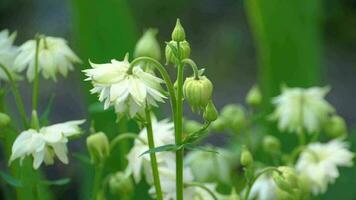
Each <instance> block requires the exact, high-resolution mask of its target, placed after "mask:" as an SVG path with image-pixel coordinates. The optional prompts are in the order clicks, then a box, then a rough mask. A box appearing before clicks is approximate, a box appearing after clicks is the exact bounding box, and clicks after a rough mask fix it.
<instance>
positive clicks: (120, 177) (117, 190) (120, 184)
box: [109, 172, 134, 199]
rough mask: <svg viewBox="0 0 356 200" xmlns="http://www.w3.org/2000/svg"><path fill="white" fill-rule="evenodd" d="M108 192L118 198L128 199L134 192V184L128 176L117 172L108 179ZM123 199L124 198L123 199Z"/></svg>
mask: <svg viewBox="0 0 356 200" xmlns="http://www.w3.org/2000/svg"><path fill="white" fill-rule="evenodd" d="M109 188H110V192H111V193H112V194H113V195H116V196H118V197H124V196H125V197H126V199H127V198H129V197H130V195H131V194H132V192H133V190H134V184H133V182H132V179H131V177H130V176H127V175H125V174H124V173H123V172H117V173H116V174H114V175H112V176H111V177H110V179H109ZM124 199H125V198H124Z"/></svg>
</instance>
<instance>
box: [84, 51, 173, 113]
mask: <svg viewBox="0 0 356 200" xmlns="http://www.w3.org/2000/svg"><path fill="white" fill-rule="evenodd" d="M90 65H91V66H92V69H86V70H84V71H83V72H84V73H85V75H86V76H88V78H87V79H85V80H87V81H92V83H93V86H94V88H93V89H92V90H91V93H93V94H94V93H97V94H99V101H101V102H104V108H105V109H107V108H108V107H109V106H110V105H114V106H115V110H116V112H117V113H118V114H123V113H127V114H128V115H129V117H134V116H135V115H136V114H137V113H138V112H140V111H143V109H144V108H145V107H146V104H147V105H151V106H157V104H156V101H159V102H164V101H163V99H164V98H166V97H165V96H164V95H163V94H162V93H161V90H162V88H161V86H160V84H161V83H163V80H162V79H160V78H157V77H155V76H154V75H152V74H150V73H147V72H144V71H143V70H142V69H141V67H140V66H134V67H133V69H132V71H130V63H129V61H128V55H126V57H125V59H124V60H123V61H117V60H114V59H113V60H111V63H105V64H94V63H90Z"/></svg>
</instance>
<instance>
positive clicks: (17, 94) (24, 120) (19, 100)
mask: <svg viewBox="0 0 356 200" xmlns="http://www.w3.org/2000/svg"><path fill="white" fill-rule="evenodd" d="M0 68H1V69H2V70H4V72H5V74H6V75H7V77H8V79H9V81H10V84H11V89H12V93H13V94H14V97H15V103H16V106H17V109H18V110H19V113H20V117H21V120H22V124H23V126H24V128H28V124H27V117H26V111H25V106H24V104H23V101H22V98H21V95H20V92H19V90H18V88H17V84H16V82H15V80H14V78H13V77H12V75H11V73H10V71H9V70H8V69H7V67H5V65H3V64H0Z"/></svg>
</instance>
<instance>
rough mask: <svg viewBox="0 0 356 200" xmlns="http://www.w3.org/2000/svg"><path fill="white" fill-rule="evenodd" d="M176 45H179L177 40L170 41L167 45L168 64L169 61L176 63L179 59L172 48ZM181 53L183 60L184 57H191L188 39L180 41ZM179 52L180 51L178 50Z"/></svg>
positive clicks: (176, 46)
mask: <svg viewBox="0 0 356 200" xmlns="http://www.w3.org/2000/svg"><path fill="white" fill-rule="evenodd" d="M171 46H172V47H175V48H176V49H177V48H178V45H177V42H175V41H170V42H169V43H168V44H167V46H166V49H165V53H166V64H169V63H176V60H177V57H176V56H175V54H174V52H173V50H172V47H171ZM179 47H180V48H179V55H180V58H181V59H182V60H183V59H186V58H189V56H190V50H191V49H190V45H189V43H188V42H187V41H185V40H184V41H182V42H180V43H179ZM177 52H178V51H177Z"/></svg>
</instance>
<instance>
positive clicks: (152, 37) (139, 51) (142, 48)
mask: <svg viewBox="0 0 356 200" xmlns="http://www.w3.org/2000/svg"><path fill="white" fill-rule="evenodd" d="M157 33H158V30H157V29H154V28H150V29H148V30H147V31H145V33H144V34H143V36H142V37H141V38H140V40H139V41H138V42H137V44H136V47H135V52H134V57H136V58H137V57H141V56H147V57H150V58H154V59H156V60H159V59H161V48H160V46H159V43H158V41H157V39H156V35H157Z"/></svg>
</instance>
